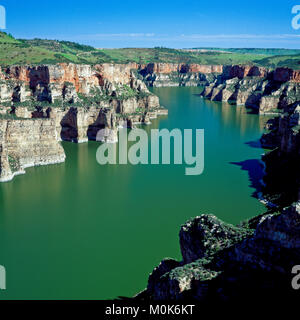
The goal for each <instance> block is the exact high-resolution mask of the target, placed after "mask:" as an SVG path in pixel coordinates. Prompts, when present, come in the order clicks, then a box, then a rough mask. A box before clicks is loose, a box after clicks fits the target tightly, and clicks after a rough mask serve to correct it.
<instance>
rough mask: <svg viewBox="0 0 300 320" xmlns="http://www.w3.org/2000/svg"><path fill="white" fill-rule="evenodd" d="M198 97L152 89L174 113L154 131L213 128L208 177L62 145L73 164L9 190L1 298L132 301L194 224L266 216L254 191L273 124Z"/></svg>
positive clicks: (1, 205)
mask: <svg viewBox="0 0 300 320" xmlns="http://www.w3.org/2000/svg"><path fill="white" fill-rule="evenodd" d="M199 91H200V89H199V88H156V89H153V92H154V93H155V94H157V95H158V96H159V97H160V99H161V104H162V105H163V106H165V107H166V108H168V109H169V116H168V117H167V116H163V117H160V118H159V119H158V120H154V121H153V123H152V125H151V126H147V127H146V129H147V130H150V129H151V128H158V127H159V128H167V129H174V128H180V129H196V128H199V129H205V170H204V173H203V174H202V175H200V176H186V175H185V164H183V165H169V166H166V165H157V166H155V165H148V166H147V165H138V166H133V165H114V166H113V165H106V166H100V165H99V164H97V162H96V151H97V148H98V146H99V143H97V142H89V143H85V144H80V145H77V144H72V143H67V142H63V146H64V148H65V151H66V155H67V160H66V162H65V163H63V164H58V165H51V166H45V167H38V168H30V169H27V170H26V171H27V174H26V175H22V176H18V177H16V178H15V179H14V180H13V181H12V182H9V183H4V184H0V265H4V266H5V268H6V272H7V290H6V291H0V299H110V298H115V297H117V296H133V295H134V294H135V293H137V292H139V291H141V290H142V289H143V288H145V287H146V284H147V278H148V275H149V273H150V272H151V271H152V270H153V268H154V267H155V266H156V265H157V264H158V263H159V262H160V261H161V260H162V259H163V258H164V257H173V258H177V259H180V258H181V255H180V249H179V238H178V233H179V229H180V226H181V225H182V224H183V223H185V222H186V221H187V220H188V219H189V218H191V217H195V216H197V215H200V214H201V213H213V214H215V215H216V216H218V217H219V218H221V219H223V220H225V221H227V222H230V223H238V222H240V221H241V220H243V219H246V218H249V217H252V216H254V215H257V214H259V213H261V212H263V211H264V206H263V205H262V204H261V203H260V202H259V201H258V200H257V199H255V198H254V197H252V194H253V192H254V191H255V189H254V186H255V185H256V183H257V180H258V179H260V178H261V170H260V167H259V165H258V160H259V159H260V155H261V154H262V153H263V150H262V149H261V148H259V146H257V143H256V141H257V140H258V139H259V137H260V135H261V133H262V131H263V125H264V120H265V119H264V118H263V117H259V116H258V115H254V114H248V113H247V110H246V109H245V108H244V107H240V106H238V107H237V106H232V105H229V104H221V103H214V102H210V101H206V100H204V99H202V98H200V97H199V96H198V95H197V94H198V93H199ZM249 173H250V175H249Z"/></svg>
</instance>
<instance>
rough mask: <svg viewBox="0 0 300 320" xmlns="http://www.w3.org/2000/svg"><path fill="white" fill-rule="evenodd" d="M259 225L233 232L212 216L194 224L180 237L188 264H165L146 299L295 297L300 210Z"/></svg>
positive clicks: (273, 216) (294, 208)
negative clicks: (293, 279)
mask: <svg viewBox="0 0 300 320" xmlns="http://www.w3.org/2000/svg"><path fill="white" fill-rule="evenodd" d="M256 225H257V226H256V230H255V231H254V230H250V229H248V228H242V227H234V226H230V225H227V224H224V223H223V222H222V221H220V220H218V219H217V218H216V217H214V216H207V215H203V216H201V217H197V218H195V219H194V220H192V221H189V222H188V223H187V224H186V225H184V226H183V227H182V229H181V232H180V238H181V239H180V243H181V251H182V256H183V257H184V259H183V261H182V262H176V261H174V260H171V259H167V260H165V261H163V262H162V263H161V264H160V266H159V267H158V268H156V269H155V270H154V271H153V273H152V274H151V276H150V278H149V283H148V287H147V290H146V291H145V292H144V294H143V298H144V299H145V298H146V299H150V300H183V299H187V298H188V299H196V300H198V301H200V302H201V301H202V302H205V301H214V302H218V301H219V302H220V301H229V302H230V301H231V302H234V301H236V299H238V300H239V299H241V300H243V299H245V298H247V297H249V295H252V294H255V297H257V298H258V299H260V298H262V297H265V298H267V297H271V296H274V297H275V296H276V294H281V295H282V294H284V295H290V296H291V297H292V296H294V295H295V294H297V293H295V292H294V291H293V290H292V288H291V270H292V267H293V266H294V265H296V264H299V259H300V246H299V235H300V233H299V231H300V229H299V228H300V205H299V204H295V205H293V206H291V207H289V208H287V209H285V210H283V211H282V213H280V214H270V215H267V216H263V217H262V218H261V219H260V220H258V222H256ZM182 237H183V238H182ZM186 239H187V240H186ZM214 246H215V248H216V250H211V248H212V247H214ZM252 298H253V297H252ZM258 301H259V300H258Z"/></svg>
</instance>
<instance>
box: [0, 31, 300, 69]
mask: <svg viewBox="0 0 300 320" xmlns="http://www.w3.org/2000/svg"><path fill="white" fill-rule="evenodd" d="M211 49H213V50H214V51H207V52H201V51H193V52H190V51H186V50H176V49H167V48H145V49H141V48H124V49H95V48H93V47H90V46H85V45H80V44H77V43H74V42H68V41H55V40H42V39H33V40H17V39H14V38H13V37H12V36H10V35H7V34H5V33H1V32H0V65H4V66H7V65H12V64H47V63H48V64H53V63H58V62H73V63H87V64H96V63H104V62H114V63H127V62H137V63H143V64H144V63H149V62H168V63H199V64H227V65H228V64H256V65H261V66H266V67H272V68H275V67H277V66H286V67H291V68H294V69H300V53H299V52H300V50H299V52H298V51H297V50H285V49H227V50H226V51H228V52H223V51H224V49H217V48H211ZM218 51H219V52H218ZM297 52H298V54H295V53H297ZM275 54H280V55H275Z"/></svg>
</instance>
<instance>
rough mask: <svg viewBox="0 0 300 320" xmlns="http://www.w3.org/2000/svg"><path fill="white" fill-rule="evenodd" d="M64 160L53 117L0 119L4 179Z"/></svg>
mask: <svg viewBox="0 0 300 320" xmlns="http://www.w3.org/2000/svg"><path fill="white" fill-rule="evenodd" d="M64 161H65V153H64V150H63V148H62V146H61V145H60V144H59V142H58V139H57V132H56V129H55V125H54V121H53V120H51V119H28V120H1V121H0V182H4V181H10V180H11V179H13V177H14V176H15V175H18V174H22V173H24V169H25V168H27V167H32V166H38V165H46V164H54V163H60V162H64Z"/></svg>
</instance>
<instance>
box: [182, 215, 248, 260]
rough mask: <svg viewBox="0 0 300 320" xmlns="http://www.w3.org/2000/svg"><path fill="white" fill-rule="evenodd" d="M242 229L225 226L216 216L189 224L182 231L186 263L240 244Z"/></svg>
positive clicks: (199, 218) (204, 216)
mask: <svg viewBox="0 0 300 320" xmlns="http://www.w3.org/2000/svg"><path fill="white" fill-rule="evenodd" d="M244 233H245V234H243V232H242V229H241V228H236V227H234V226H232V225H229V224H225V223H223V222H222V221H220V220H219V219H218V218H217V217H215V216H209V215H203V216H201V217H197V218H195V219H193V220H191V221H189V222H187V223H186V224H185V225H184V226H182V227H181V229H180V234H179V238H180V246H181V251H182V257H183V261H184V263H190V262H192V261H195V260H197V259H200V258H204V257H205V256H209V255H211V254H212V253H214V252H216V251H219V250H221V249H225V248H227V247H228V246H230V245H231V244H232V243H235V242H238V241H239V240H241V239H242V238H243V236H245V235H248V234H250V233H251V232H250V233H247V230H245V232H244Z"/></svg>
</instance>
